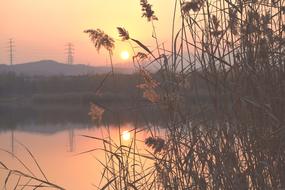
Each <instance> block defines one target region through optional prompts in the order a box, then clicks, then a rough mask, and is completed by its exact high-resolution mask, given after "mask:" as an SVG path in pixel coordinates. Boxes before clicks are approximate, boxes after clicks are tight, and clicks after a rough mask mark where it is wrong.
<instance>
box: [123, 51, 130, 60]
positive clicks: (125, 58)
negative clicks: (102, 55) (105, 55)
mask: <svg viewBox="0 0 285 190" xmlns="http://www.w3.org/2000/svg"><path fill="white" fill-rule="evenodd" d="M121 58H122V59H123V60H128V59H129V58H130V54H129V52H128V51H122V52H121Z"/></svg>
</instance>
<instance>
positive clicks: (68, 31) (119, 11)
mask: <svg viewBox="0 0 285 190" xmlns="http://www.w3.org/2000/svg"><path fill="white" fill-rule="evenodd" d="M149 3H151V4H152V5H153V9H154V11H155V14H156V16H157V17H158V18H159V21H158V22H156V29H157V33H158V35H159V37H160V42H165V41H166V42H169V41H170V40H171V22H172V15H173V10H172V9H173V5H174V1H173V0H152V1H149ZM0 4H1V6H0V64H3V63H4V64H8V62H9V59H8V56H9V54H8V49H7V47H8V40H9V38H13V39H14V41H15V46H16V47H15V63H16V64H18V63H23V62H30V61H37V60H42V59H53V60H56V61H60V62H66V54H65V45H66V44H67V43H68V42H72V43H73V44H74V46H75V57H74V59H75V63H78V64H79V63H80V64H90V65H94V66H96V65H105V64H106V55H107V54H106V52H104V51H102V52H101V53H100V54H98V53H97V52H96V50H95V48H94V47H93V46H92V44H91V42H90V41H89V39H88V35H87V34H85V33H83V31H84V30H85V29H89V28H94V29H96V28H101V29H102V30H104V31H105V32H106V33H108V34H110V35H111V36H113V37H114V38H115V39H119V37H118V34H117V30H116V27H117V26H122V27H125V28H126V29H127V30H128V31H129V33H130V35H131V36H132V37H134V38H136V39H138V40H140V41H143V42H144V43H145V44H147V45H150V46H153V45H154V44H155V43H154V39H153V38H151V35H152V29H151V23H148V22H147V20H146V19H145V18H141V14H142V12H141V7H140V1H139V0H82V1H79V0H0ZM124 50H127V51H129V52H131V51H130V50H129V46H128V44H127V43H122V42H120V41H117V47H116V49H115V51H114V60H115V63H124V62H125V64H126V62H129V61H124V60H122V59H121V58H120V54H121V52H122V51H124Z"/></svg>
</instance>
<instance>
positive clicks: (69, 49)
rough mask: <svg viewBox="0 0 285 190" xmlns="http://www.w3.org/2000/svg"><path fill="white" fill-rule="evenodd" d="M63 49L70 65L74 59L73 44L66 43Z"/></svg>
mask: <svg viewBox="0 0 285 190" xmlns="http://www.w3.org/2000/svg"><path fill="white" fill-rule="evenodd" d="M65 50H66V54H67V64H69V65H72V64H73V61H74V45H73V44H72V43H68V44H67V45H66V49H65Z"/></svg>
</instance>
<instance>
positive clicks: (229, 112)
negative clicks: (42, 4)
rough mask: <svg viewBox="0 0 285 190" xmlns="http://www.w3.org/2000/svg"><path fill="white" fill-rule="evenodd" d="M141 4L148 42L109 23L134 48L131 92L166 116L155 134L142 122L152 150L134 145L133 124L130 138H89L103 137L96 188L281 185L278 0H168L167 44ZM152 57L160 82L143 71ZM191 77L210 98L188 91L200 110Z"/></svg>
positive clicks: (283, 91) (282, 82)
mask: <svg viewBox="0 0 285 190" xmlns="http://www.w3.org/2000/svg"><path fill="white" fill-rule="evenodd" d="M141 6H142V11H143V17H146V18H147V21H149V22H151V24H152V26H153V30H154V32H153V34H154V35H155V36H154V38H155V46H156V48H155V49H154V50H150V49H149V48H148V46H146V45H145V44H144V43H142V42H140V41H138V40H136V39H135V38H133V37H130V35H129V33H128V32H127V30H126V29H124V28H121V27H120V28H118V30H119V34H120V36H121V37H122V39H123V40H125V41H128V42H129V43H130V44H131V45H132V44H135V45H138V46H139V47H140V48H141V51H138V52H136V50H137V49H133V50H134V53H135V54H136V55H135V56H134V58H133V62H134V65H136V66H138V67H137V68H138V69H139V71H140V72H141V75H142V80H141V84H140V85H139V86H138V87H139V90H142V91H143V96H144V97H145V98H146V99H147V100H149V102H151V103H152V104H153V105H154V106H157V107H158V108H159V110H160V111H161V112H162V113H163V114H165V115H167V116H168V117H167V118H168V119H166V120H165V121H164V122H163V123H162V124H161V126H159V127H160V128H163V129H164V130H163V133H162V135H161V136H159V135H157V134H156V133H155V131H156V130H158V128H156V127H153V126H151V125H150V126H147V127H146V128H144V129H143V130H145V131H148V132H149V134H150V137H149V138H147V139H145V144H146V146H149V147H150V148H151V149H152V150H151V151H147V150H149V149H147V150H145V151H141V150H140V149H139V148H138V146H137V143H138V142H140V139H138V138H137V135H138V134H139V133H140V132H141V130H140V129H138V128H136V127H134V129H133V133H134V135H133V138H132V141H131V143H130V145H124V144H123V143H122V141H121V140H119V142H116V143H115V142H114V141H113V140H112V139H111V137H110V136H108V137H105V138H100V139H98V138H97V137H89V138H96V139H97V140H101V141H102V143H103V145H104V151H105V155H106V157H105V162H102V161H101V163H102V165H103V166H104V168H105V169H104V171H103V174H102V182H103V181H105V182H106V183H102V184H101V186H100V187H99V188H101V189H179V190H180V189H199V190H204V189H284V188H285V149H284V147H285V146H284V145H285V144H284V142H285V126H284V122H285V121H284V119H285V96H284V95H285V58H284V53H285V52H284V50H285V46H284V27H285V25H284V20H285V10H284V8H285V2H284V0H215V1H206V0H191V1H184V0H179V1H178V0H177V1H175V7H174V18H173V26H172V36H173V39H172V45H171V47H170V48H169V49H170V50H167V49H166V48H165V47H164V46H163V45H162V44H160V43H159V37H158V36H156V32H155V27H154V26H155V22H156V20H157V19H158V18H157V17H156V16H155V14H154V11H153V10H152V6H151V5H150V4H149V3H148V2H147V1H146V0H141ZM158 11H159V10H158ZM178 17H179V18H180V21H179V23H176V22H175V20H176V18H178ZM177 25H179V28H178V29H177V28H176V26H177ZM169 31H171V28H170V29H169ZM132 47H133V45H132ZM153 64H156V65H159V66H160V71H159V72H158V73H159V74H160V77H161V79H162V81H161V82H160V83H158V82H157V81H156V80H155V79H154V78H153V77H152V75H151V74H150V72H149V71H148V66H149V65H153ZM193 74H195V77H197V76H198V77H199V78H200V79H202V80H203V81H204V84H205V85H206V87H207V94H208V96H209V97H210V99H211V101H210V102H209V103H208V104H207V105H205V104H204V103H203V102H201V101H200V100H199V98H197V99H196V102H195V105H199V109H198V110H196V112H189V111H188V110H187V109H186V106H185V102H186V101H187V98H188V97H187V96H186V95H185V94H186V93H185V92H186V91H189V90H191V92H192V93H193V94H196V95H197V96H199V94H200V92H199V90H200V88H199V83H196V82H195V81H197V80H189V79H190V78H191V77H192V75H193ZM196 75H197V76H196ZM189 81H190V83H189ZM99 118H100V117H99ZM119 127H120V126H119ZM107 128H108V127H107ZM119 131H120V130H119ZM119 139H121V133H120V134H119ZM147 160H148V161H149V162H150V163H151V164H145V162H146V161H147Z"/></svg>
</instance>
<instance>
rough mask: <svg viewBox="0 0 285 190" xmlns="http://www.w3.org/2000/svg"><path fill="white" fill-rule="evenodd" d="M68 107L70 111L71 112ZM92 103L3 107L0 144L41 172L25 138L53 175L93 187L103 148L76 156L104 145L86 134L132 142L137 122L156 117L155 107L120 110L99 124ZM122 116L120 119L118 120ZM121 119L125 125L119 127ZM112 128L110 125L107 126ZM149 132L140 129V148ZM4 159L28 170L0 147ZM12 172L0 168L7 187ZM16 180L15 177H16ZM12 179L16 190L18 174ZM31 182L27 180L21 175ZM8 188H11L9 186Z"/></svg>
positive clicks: (71, 184)
mask: <svg viewBox="0 0 285 190" xmlns="http://www.w3.org/2000/svg"><path fill="white" fill-rule="evenodd" d="M68 110H69V111H68ZM87 113H88V107H82V108H76V109H75V108H74V109H66V108H64V110H60V109H58V108H56V109H52V108H46V109H39V108H18V109H11V108H9V109H0V117H1V118H0V148H1V149H5V150H8V151H10V152H11V153H13V154H15V155H17V156H18V157H19V158H20V159H21V160H22V161H23V162H24V163H25V164H27V166H28V167H29V168H30V170H31V171H33V172H34V173H35V175H36V176H41V173H40V171H39V170H38V168H37V167H36V165H35V163H34V162H33V161H32V159H31V157H30V156H29V154H28V153H27V151H25V149H24V148H23V147H22V146H21V145H20V144H19V143H18V142H21V143H23V144H24V145H25V146H27V147H28V148H29V150H30V151H31V152H32V153H33V155H34V156H35V158H36V159H37V161H38V162H39V164H40V166H41V167H42V169H43V170H44V173H45V174H46V175H47V177H48V179H49V180H50V181H52V182H54V183H56V184H59V185H60V186H63V187H64V188H66V189H70V190H73V189H74V190H78V189H94V185H98V182H99V181H98V180H99V179H100V178H101V173H100V171H102V166H101V165H100V163H99V162H98V161H96V159H99V160H102V159H103V158H104V153H103V151H101V150H97V151H94V152H91V153H88V154H83V155H79V156H75V155H76V154H78V153H81V152H85V151H88V150H90V149H100V148H102V144H101V142H100V141H98V140H94V139H90V138H86V137H83V136H82V135H88V136H94V137H99V138H108V136H109V135H110V136H111V138H112V139H114V141H115V143H118V142H119V140H120V138H121V139H122V140H123V143H124V144H126V145H128V143H129V142H130V139H131V138H132V135H133V129H134V126H136V127H142V126H145V125H147V123H146V122H145V121H146V120H153V121H155V120H157V118H158V116H157V115H156V114H155V110H151V109H148V111H146V112H140V113H136V112H129V113H128V114H126V112H120V113H119V111H118V112H117V115H115V116H114V115H110V114H109V115H107V116H105V118H104V121H103V124H105V125H100V126H98V125H94V124H92V122H91V121H90V119H89V117H88V115H87ZM118 121H119V122H118ZM118 124H120V126H121V128H120V129H119V128H118V127H117V126H118ZM107 125H108V126H109V129H110V130H107V128H106V126H107ZM148 135H149V134H148V133H147V132H146V131H144V132H141V133H139V135H138V136H137V139H139V140H140V142H141V143H140V144H141V145H138V146H140V147H139V148H140V149H142V150H143V149H145V148H146V147H145V146H144V145H143V141H144V139H145V138H146V137H147V136H148ZM0 158H1V159H0V160H1V161H2V162H4V163H6V164H7V165H8V166H9V167H10V168H12V169H18V170H21V171H24V172H27V170H26V169H25V168H24V167H23V166H22V165H21V164H20V163H19V162H18V161H17V159H12V158H11V155H9V154H7V153H5V152H1V151H0ZM6 176H7V173H5V172H4V171H3V170H1V169H0V189H2V188H3V185H4V183H5V182H4V181H5V179H6ZM13 180H14V182H13ZM13 180H10V181H9V182H8V187H10V188H11V189H13V183H15V180H17V178H13ZM21 180H22V181H21V183H22V184H24V183H26V182H27V181H25V180H27V179H24V178H23V179H21ZM8 189H9V188H8Z"/></svg>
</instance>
